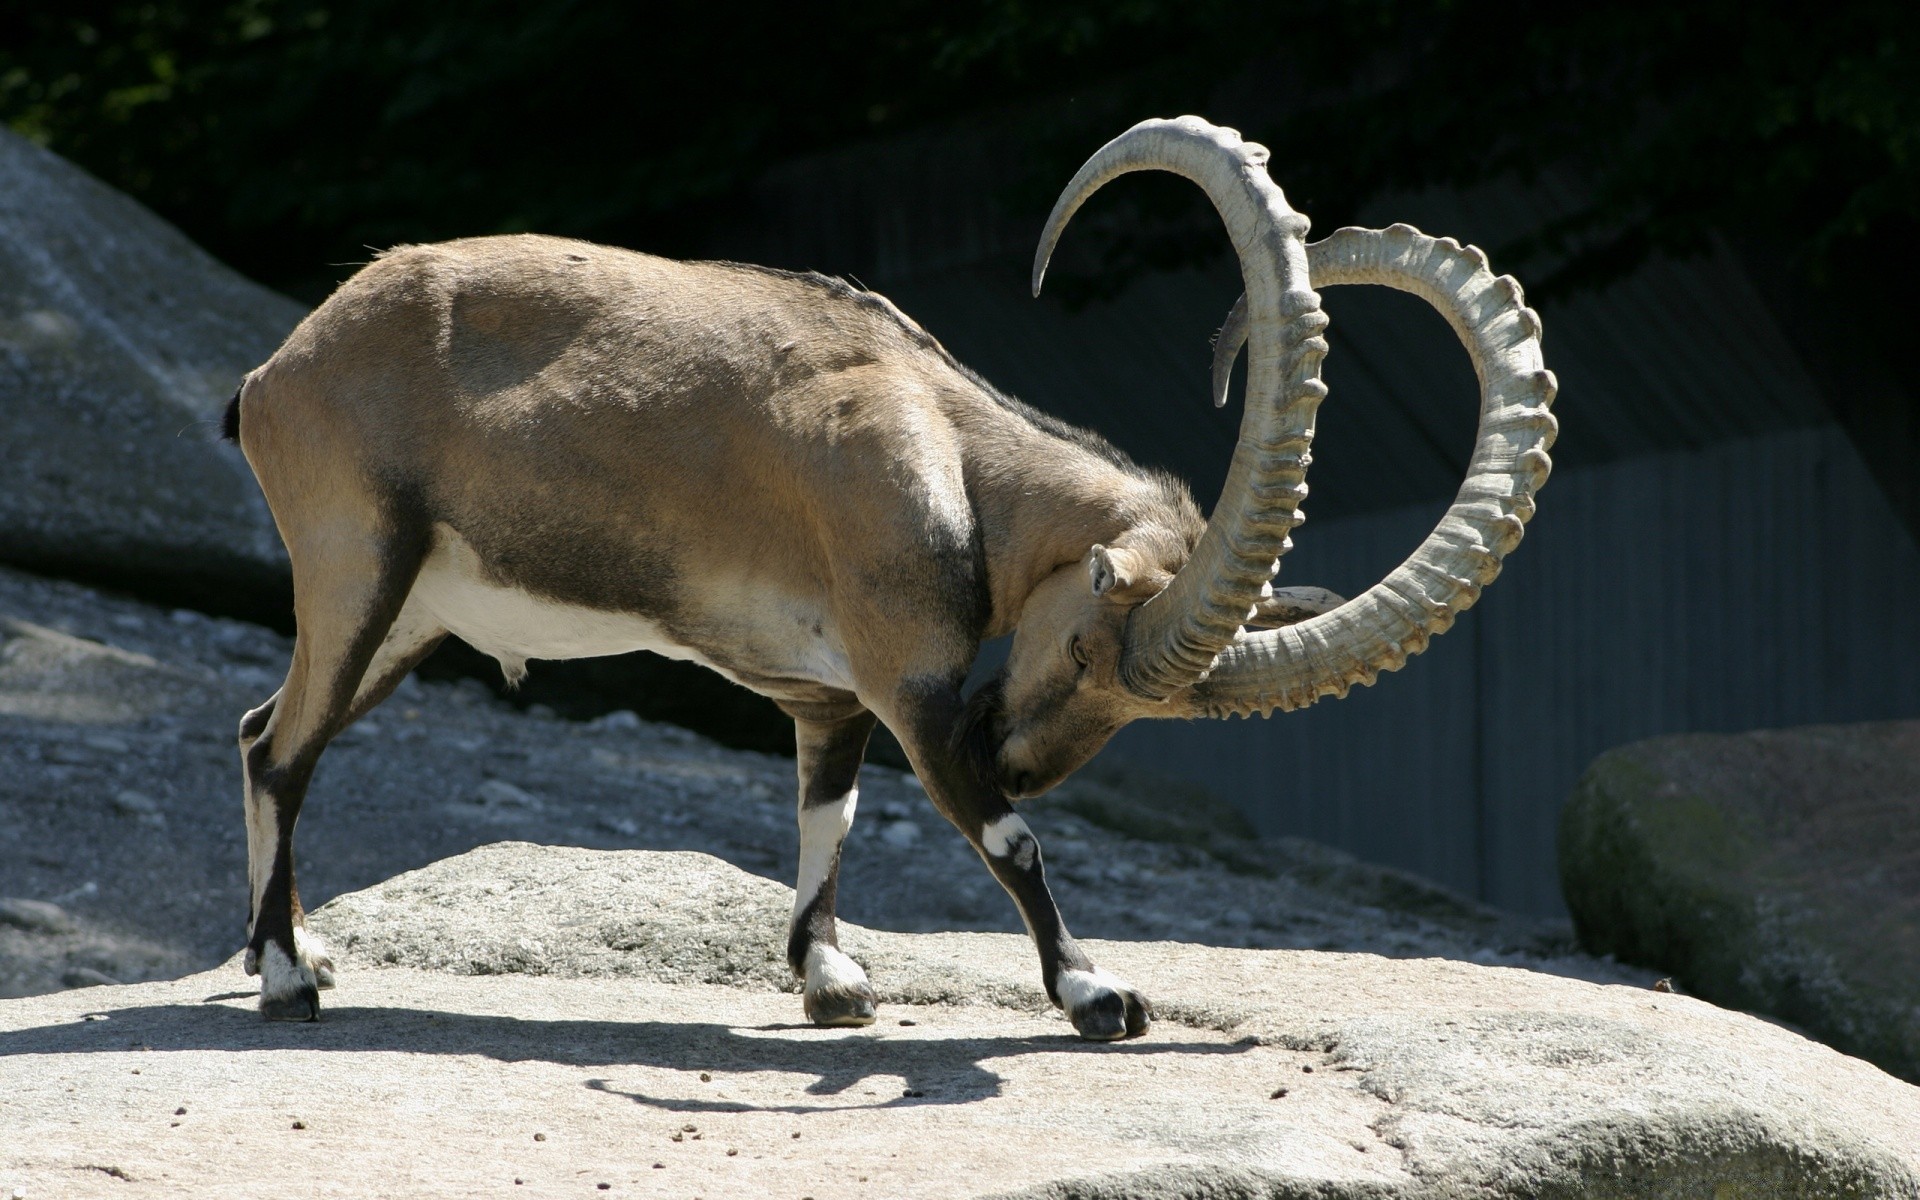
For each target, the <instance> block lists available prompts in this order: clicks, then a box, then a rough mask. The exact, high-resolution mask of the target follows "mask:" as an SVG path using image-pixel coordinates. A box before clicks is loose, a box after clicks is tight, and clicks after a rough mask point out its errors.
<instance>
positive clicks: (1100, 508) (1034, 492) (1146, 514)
mask: <svg viewBox="0 0 1920 1200" xmlns="http://www.w3.org/2000/svg"><path fill="white" fill-rule="evenodd" d="M992 425H993V427H992V428H989V429H985V430H975V431H974V432H973V435H972V436H969V437H967V438H965V439H964V442H965V446H966V450H965V453H966V455H967V458H968V462H967V490H968V493H969V495H970V496H971V498H972V501H973V507H974V512H975V515H976V516H977V517H978V519H979V521H980V534H981V537H982V539H983V541H984V542H985V547H986V558H987V578H988V582H989V586H990V587H991V589H992V592H993V615H992V618H991V621H990V623H989V627H988V629H987V631H986V634H985V636H987V637H999V636H1001V635H1003V634H1006V633H1010V632H1012V631H1013V628H1014V626H1015V625H1017V624H1018V623H1019V621H1020V613H1021V610H1022V609H1024V608H1025V607H1026V602H1027V597H1028V596H1029V595H1030V594H1031V593H1032V591H1033V589H1034V588H1035V587H1036V586H1037V585H1038V584H1039V583H1040V581H1041V580H1043V579H1045V578H1046V577H1047V576H1049V575H1051V574H1052V573H1053V572H1054V571H1057V570H1059V569H1060V568H1061V567H1063V566H1067V565H1069V564H1072V563H1077V562H1080V561H1081V560H1083V559H1084V558H1085V557H1086V555H1087V551H1088V549H1089V548H1090V547H1092V546H1093V545H1094V544H1095V543H1096V542H1099V543H1105V544H1112V543H1114V542H1116V541H1119V540H1121V539H1122V535H1124V534H1126V533H1127V532H1128V531H1129V530H1131V529H1134V528H1135V527H1137V526H1140V525H1143V524H1148V523H1154V522H1156V521H1161V520H1164V519H1165V514H1161V513H1160V512H1159V511H1158V509H1159V508H1160V507H1164V505H1163V504H1162V502H1161V500H1160V496H1161V489H1160V488H1159V487H1158V486H1157V485H1156V484H1154V483H1152V482H1150V481H1148V480H1146V479H1143V478H1141V477H1140V476H1139V475H1137V474H1134V473H1133V472H1130V471H1128V470H1126V469H1124V468H1122V467H1119V466H1117V465H1115V464H1113V463H1111V462H1108V461H1107V460H1106V459H1104V458H1102V457H1101V456H1100V455H1098V454H1095V453H1093V452H1092V451H1089V450H1087V449H1085V448H1083V447H1081V446H1077V445H1075V444H1073V443H1071V442H1068V441H1065V440H1063V439H1060V438H1057V437H1054V436H1052V435H1051V434H1047V433H1042V432H1039V431H1037V430H1035V429H1034V428H1033V427H1032V426H1031V425H1029V424H1027V423H1026V422H1025V421H1024V420H1023V419H1019V418H1014V420H1013V421H1011V422H1001V421H993V422H992Z"/></svg>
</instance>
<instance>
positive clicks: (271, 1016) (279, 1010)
mask: <svg viewBox="0 0 1920 1200" xmlns="http://www.w3.org/2000/svg"><path fill="white" fill-rule="evenodd" d="M260 1015H261V1016H263V1017H265V1018H266V1019H267V1020H269V1021H318V1020H319V1019H320V992H319V989H317V988H315V987H313V986H311V985H308V984H302V985H301V986H300V987H298V988H296V989H294V991H293V992H292V993H290V994H288V995H285V996H262V997H260Z"/></svg>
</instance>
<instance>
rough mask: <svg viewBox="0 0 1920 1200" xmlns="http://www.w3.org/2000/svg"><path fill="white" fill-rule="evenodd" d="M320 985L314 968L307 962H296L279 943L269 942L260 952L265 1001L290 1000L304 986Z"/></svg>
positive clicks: (262, 989)
mask: <svg viewBox="0 0 1920 1200" xmlns="http://www.w3.org/2000/svg"><path fill="white" fill-rule="evenodd" d="M319 986H320V985H319V982H318V981H317V980H316V979H315V978H314V975H313V968H312V967H311V966H309V965H308V964H307V963H305V962H294V961H293V960H292V959H290V958H288V957H287V952H286V951H285V950H282V949H281V948H280V945H279V943H277V942H268V943H267V948H266V949H265V950H262V951H261V952H260V999H261V1001H262V1002H263V1003H265V1002H268V1001H274V1000H288V999H291V998H292V997H294V996H295V995H297V994H299V992H300V991H301V989H302V988H309V987H319Z"/></svg>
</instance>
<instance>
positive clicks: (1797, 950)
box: [1560, 721, 1920, 1081]
mask: <svg viewBox="0 0 1920 1200" xmlns="http://www.w3.org/2000/svg"><path fill="white" fill-rule="evenodd" d="M1560 876H1561V880H1562V883H1563V886H1564V887H1565V889H1566V896H1567V907H1568V908H1569V909H1571V910H1572V913H1573V918H1574V923H1575V925H1576V927H1577V929H1578V931H1579V934H1580V938H1581V941H1582V943H1583V944H1584V945H1585V946H1586V947H1587V948H1588V949H1589V950H1590V951H1592V952H1593V953H1595V954H1614V955H1617V956H1619V957H1620V958H1621V959H1624V960H1626V961H1629V962H1634V963H1639V964H1643V965H1646V966H1651V967H1656V968H1659V969H1661V970H1664V971H1668V972H1671V973H1672V974H1673V976H1674V977H1675V978H1676V979H1678V980H1679V981H1680V982H1681V983H1682V984H1683V985H1684V986H1685V987H1686V988H1687V989H1688V990H1690V991H1692V992H1694V993H1696V994H1698V995H1701V996H1705V997H1707V998H1709V999H1712V1000H1715V1001H1717V1002H1719V1003H1721V1004H1726V1005H1730V1006H1732V1007H1736V1008H1744V1009H1750V1010H1752V1011H1755V1012H1763V1013H1770V1014H1772V1015H1774V1016H1776V1017H1780V1018H1783V1019H1785V1020H1788V1021H1791V1022H1793V1023H1795V1024H1796V1025H1799V1026H1800V1027H1802V1028H1804V1029H1806V1030H1808V1031H1809V1032H1811V1033H1812V1034H1813V1035H1814V1036H1816V1037H1819V1038H1821V1039H1822V1040H1824V1041H1826V1042H1829V1043H1831V1044H1832V1045H1834V1046H1837V1047H1839V1048H1840V1049H1842V1050H1844V1051H1846V1052H1848V1053H1850V1054H1857V1055H1859V1056H1860V1057H1862V1058H1866V1059H1869V1060H1871V1061H1873V1062H1876V1063H1878V1064H1880V1065H1881V1066H1882V1067H1885V1068H1886V1069H1887V1070H1889V1071H1891V1072H1893V1073H1894V1074H1896V1075H1900V1076H1902V1077H1904V1078H1906V1079H1909V1080H1915V1081H1920V721H1893V722H1884V723H1877V724H1869V725H1847V726H1819V727H1812V728H1806V729H1788V730H1778V731H1767V732H1759V733H1746V734H1738V735H1732V736H1719V735H1705V734H1691V735H1682V736H1675V737H1662V738H1654V739H1652V740H1649V741H1645V742H1638V743H1635V744H1633V745H1630V746H1625V747H1622V748H1621V749H1618V750H1613V751H1610V752H1608V753H1606V754H1604V755H1602V756H1601V757H1600V758H1599V759H1597V760H1595V762H1594V764H1593V766H1592V767H1591V768H1590V769H1589V770H1588V771H1587V774H1586V776H1585V777H1584V778H1583V779H1582V780H1581V781H1580V784H1579V786H1578V788H1577V789H1576V790H1575V792H1574V795H1573V798H1572V800H1571V801H1570V802H1569V803H1568V805H1567V809H1566V812H1565V815H1564V816H1563V817H1562V818H1561V826H1560Z"/></svg>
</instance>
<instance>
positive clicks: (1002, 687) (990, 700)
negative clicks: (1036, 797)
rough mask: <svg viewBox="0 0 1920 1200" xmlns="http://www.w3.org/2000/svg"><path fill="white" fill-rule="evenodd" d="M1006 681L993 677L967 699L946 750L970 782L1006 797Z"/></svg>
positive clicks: (1001, 677) (1004, 677)
mask: <svg viewBox="0 0 1920 1200" xmlns="http://www.w3.org/2000/svg"><path fill="white" fill-rule="evenodd" d="M1006 694H1007V680H1006V676H1005V675H1004V674H1001V675H995V676H994V677H993V678H991V679H989V680H987V682H985V683H983V684H981V685H980V690H978V691H976V692H975V693H974V694H973V695H971V696H969V697H968V698H967V704H966V707H965V708H963V709H961V710H960V719H959V720H958V721H956V722H955V723H954V726H953V734H952V737H951V738H950V739H949V741H948V744H947V748H948V749H949V750H951V751H952V752H953V756H954V758H956V759H958V760H959V761H960V763H961V764H962V765H963V766H964V767H965V768H966V770H967V773H968V774H969V775H970V776H972V778H973V781H974V782H975V783H977V784H979V785H980V786H981V787H982V788H985V789H986V790H988V791H990V792H992V793H993V794H995V795H997V796H1004V795H1006V789H1005V788H1004V787H1002V786H1001V785H1000V741H999V726H1000V713H1001V709H1002V708H1003V707H1004V705H1005V702H1006Z"/></svg>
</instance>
